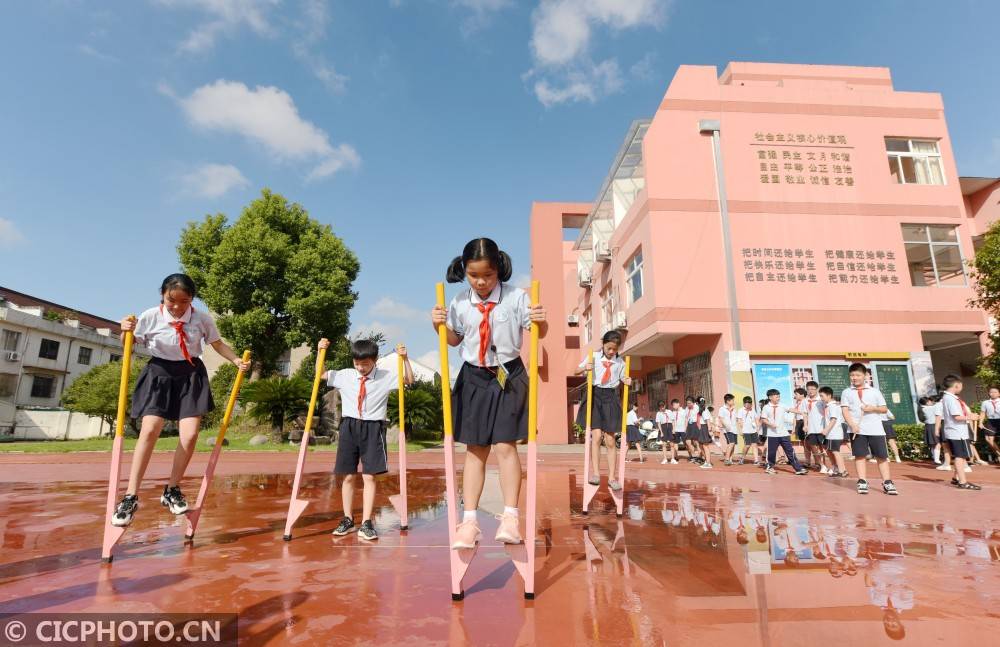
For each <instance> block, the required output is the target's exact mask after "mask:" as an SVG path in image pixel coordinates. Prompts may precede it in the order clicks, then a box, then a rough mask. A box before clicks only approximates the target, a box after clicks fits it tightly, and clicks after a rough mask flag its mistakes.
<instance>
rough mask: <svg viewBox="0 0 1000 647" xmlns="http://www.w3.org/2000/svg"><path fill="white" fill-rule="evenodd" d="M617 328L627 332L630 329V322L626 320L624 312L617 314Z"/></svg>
mask: <svg viewBox="0 0 1000 647" xmlns="http://www.w3.org/2000/svg"><path fill="white" fill-rule="evenodd" d="M615 328H618V329H619V330H625V329H627V328H628V320H627V319H626V318H625V313H624V312H616V313H615Z"/></svg>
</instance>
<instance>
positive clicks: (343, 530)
mask: <svg viewBox="0 0 1000 647" xmlns="http://www.w3.org/2000/svg"><path fill="white" fill-rule="evenodd" d="M355 530H357V527H356V526H355V525H354V519H351V518H350V517H344V518H343V519H341V520H340V525H339V526H337V527H336V528H334V529H333V534H334V535H336V536H337V537H343V536H344V535H349V534H351V533H352V532H354V531H355Z"/></svg>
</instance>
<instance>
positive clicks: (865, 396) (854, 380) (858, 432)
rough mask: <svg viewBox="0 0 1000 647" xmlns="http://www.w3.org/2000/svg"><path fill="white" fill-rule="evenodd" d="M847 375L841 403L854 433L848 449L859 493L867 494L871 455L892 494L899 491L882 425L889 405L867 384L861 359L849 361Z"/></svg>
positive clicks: (866, 375) (865, 369)
mask: <svg viewBox="0 0 1000 647" xmlns="http://www.w3.org/2000/svg"><path fill="white" fill-rule="evenodd" d="M848 374H849V376H850V379H851V388H849V389H844V393H843V395H842V396H841V398H840V406H841V409H842V410H843V412H844V421H845V422H846V423H847V425H848V427H850V428H851V431H853V432H854V440H853V441H851V452H852V453H853V454H854V466H855V468H856V469H857V471H858V493H859V494H868V480H867V478H866V472H867V465H866V462H867V460H868V455H869V454H871V455H872V456H874V457H875V460H876V461H878V470H879V473H880V474H881V476H882V489H883V491H884V492H885V493H886V494H889V495H892V496H895V495H896V494H899V492H897V490H896V484H895V483H893V482H892V476H891V475H890V473H889V447H888V446H887V445H886V442H885V429H884V428H883V427H882V414H883V413H885V412H886V411H888V410H889V408H888V407H887V406H886V404H885V398H884V397H883V396H882V393H881V392H880V391H879V390H878V389H876V388H874V387H872V386H869V385H868V384H867V383H866V380H867V377H868V369H867V368H866V367H865V365H864V364H861V363H860V362H855V363H854V364H851V366H850V368H849V369H848Z"/></svg>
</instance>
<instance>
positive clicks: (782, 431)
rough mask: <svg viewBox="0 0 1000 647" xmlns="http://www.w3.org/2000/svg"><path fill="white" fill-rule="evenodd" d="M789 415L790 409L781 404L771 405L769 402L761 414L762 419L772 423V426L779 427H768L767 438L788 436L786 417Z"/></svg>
mask: <svg viewBox="0 0 1000 647" xmlns="http://www.w3.org/2000/svg"><path fill="white" fill-rule="evenodd" d="M788 413H789V411H788V409H786V408H785V406H784V405H782V404H781V403H778V404H771V403H770V402H768V403H767V404H765V405H764V409H763V410H762V411H761V412H760V417H761V418H763V419H764V420H766V421H768V422H770V423H771V424H775V425H777V427H771V426H769V425H768V427H767V437H768V438H784V437H786V436H788V435H789V434H788V423H787V421H786V420H785V416H786V415H787V414H788Z"/></svg>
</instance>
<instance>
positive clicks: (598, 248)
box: [594, 240, 611, 263]
mask: <svg viewBox="0 0 1000 647" xmlns="http://www.w3.org/2000/svg"><path fill="white" fill-rule="evenodd" d="M594 258H596V259H597V260H598V261H599V262H602V263H606V262H608V261H610V260H611V245H610V244H608V241H606V240H597V241H595V242H594Z"/></svg>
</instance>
